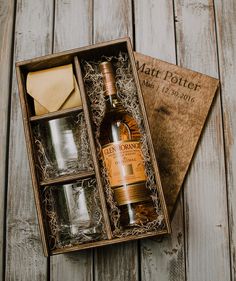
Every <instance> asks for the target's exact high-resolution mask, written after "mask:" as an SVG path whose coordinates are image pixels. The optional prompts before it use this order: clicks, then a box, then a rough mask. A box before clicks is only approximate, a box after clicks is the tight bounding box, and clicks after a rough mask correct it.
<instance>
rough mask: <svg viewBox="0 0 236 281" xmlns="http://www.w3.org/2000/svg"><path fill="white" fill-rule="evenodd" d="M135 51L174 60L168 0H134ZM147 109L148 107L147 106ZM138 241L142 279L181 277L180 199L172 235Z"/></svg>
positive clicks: (172, 25) (171, 7) (183, 264)
mask: <svg viewBox="0 0 236 281" xmlns="http://www.w3.org/2000/svg"><path fill="white" fill-rule="evenodd" d="M134 14H135V32H136V37H135V38H136V51H137V52H140V53H143V54H147V55H150V56H153V57H157V58H160V59H162V60H165V61H168V62H170V63H176V52H175V29H174V15H173V3H172V1H171V0H170V1H169V0H168V1H162V0H158V1H148V3H146V2H145V1H142V0H138V1H135V13H134ZM147 30H149V32H147ZM149 110H152V109H151V108H149ZM140 244H141V250H140V252H141V265H140V266H141V267H142V270H141V274H142V280H145V281H149V280H156V279H157V276H158V280H160V281H162V280H163V281H164V280H171V281H177V280H185V261H184V225H183V206H182V200H180V201H179V203H178V206H177V208H176V211H175V216H174V218H173V221H172V235H171V237H168V238H165V239H164V241H161V242H158V241H154V240H151V239H146V240H143V241H141V242H140Z"/></svg>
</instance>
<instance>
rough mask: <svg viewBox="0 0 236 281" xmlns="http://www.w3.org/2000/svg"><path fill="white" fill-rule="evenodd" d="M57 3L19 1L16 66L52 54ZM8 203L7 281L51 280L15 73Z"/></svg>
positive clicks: (15, 50)
mask: <svg viewBox="0 0 236 281" xmlns="http://www.w3.org/2000/svg"><path fill="white" fill-rule="evenodd" d="M52 25H53V2H52V1H44V0H40V1H39V0H38V1H35V0H29V1H23V0H22V1H17V7H16V25H15V34H14V36H15V49H14V62H15V61H18V60H23V59H26V58H31V57H34V56H40V55H44V54H48V53H50V51H51V46H52ZM11 94H12V102H11V123H10V142H9V177H8V200H7V242H8V243H7V252H6V280H31V281H33V280H37V281H39V280H42V281H45V280H47V259H46V258H45V257H44V256H43V251H42V245H41V241H40V236H39V229H38V222H37V218H36V211H35V210H36V209H35V204H34V198H33V190H32V186H31V178H30V173H29V167H28V159H27V154H26V147H25V140H24V131H23V126H22V116H21V110H20V104H19V97H18V90H17V83H16V77H15V69H13V80H12V93H11Z"/></svg>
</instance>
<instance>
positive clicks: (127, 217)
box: [99, 61, 157, 228]
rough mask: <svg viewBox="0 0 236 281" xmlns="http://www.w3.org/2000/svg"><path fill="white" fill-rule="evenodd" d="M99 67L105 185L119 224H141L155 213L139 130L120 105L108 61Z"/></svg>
mask: <svg viewBox="0 0 236 281" xmlns="http://www.w3.org/2000/svg"><path fill="white" fill-rule="evenodd" d="M99 70H100V72H101V73H102V77H103V84H104V92H105V103H106V111H105V115H104V118H103V121H102V124H101V127H100V144H101V146H102V158H103V163H104V166H105V168H106V172H107V176H108V181H109V185H110V186H109V187H110V188H112V189H113V191H114V193H113V194H114V200H115V202H116V203H117V205H118V207H119V209H120V224H121V227H123V228H130V227H134V226H140V225H141V226H142V225H145V224H146V223H148V222H150V221H153V220H155V219H156V218H157V212H156V210H155V208H154V204H153V201H152V199H151V194H150V191H149V189H148V188H147V187H146V180H147V175H146V172H145V165H144V157H143V153H142V150H141V142H140V138H141V134H140V130H139V128H138V125H137V122H136V120H135V119H134V118H133V117H132V115H131V114H129V113H128V112H127V110H126V109H125V108H124V107H123V106H122V103H121V100H120V98H119V95H118V92H117V88H116V81H115V76H114V72H113V67H112V64H111V63H110V62H107V61H106V62H102V63H101V64H100V65H99Z"/></svg>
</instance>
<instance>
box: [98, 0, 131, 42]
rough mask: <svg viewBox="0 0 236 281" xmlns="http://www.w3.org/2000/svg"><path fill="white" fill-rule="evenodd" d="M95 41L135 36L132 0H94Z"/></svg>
mask: <svg viewBox="0 0 236 281" xmlns="http://www.w3.org/2000/svg"><path fill="white" fill-rule="evenodd" d="M93 20H94V32H93V33H94V43H98V42H102V41H106V40H112V39H116V38H119V37H124V36H129V37H130V38H131V40H132V38H133V22H132V1H131V0H120V1H116V0H106V1H105V0H94V19H93Z"/></svg>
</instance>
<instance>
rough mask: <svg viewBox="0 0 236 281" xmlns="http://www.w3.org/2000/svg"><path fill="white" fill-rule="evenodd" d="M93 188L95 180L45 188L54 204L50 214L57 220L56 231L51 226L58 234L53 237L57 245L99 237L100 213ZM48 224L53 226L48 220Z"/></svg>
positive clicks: (46, 194) (48, 199)
mask: <svg viewBox="0 0 236 281" xmlns="http://www.w3.org/2000/svg"><path fill="white" fill-rule="evenodd" d="M96 189H97V187H96V180H95V179H84V180H79V181H77V182H74V183H68V184H63V185H57V186H48V187H46V192H45V194H44V196H45V197H46V198H47V202H51V204H52V205H53V207H52V206H51V207H50V209H51V213H50V214H51V215H50V216H49V217H50V219H52V220H54V221H56V222H57V225H56V227H55V229H56V232H55V229H51V233H56V234H57V235H56V236H57V238H55V239H58V241H57V244H58V245H62V246H66V245H69V244H78V243H83V242H88V241H94V240H98V239H99V238H101V236H102V233H103V231H102V229H103V224H102V212H101V208H100V202H99V200H98V195H97V191H96ZM45 207H46V214H47V206H45ZM52 210H53V212H52ZM52 214H54V218H53V216H52ZM49 226H52V224H51V222H50V221H49Z"/></svg>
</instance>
